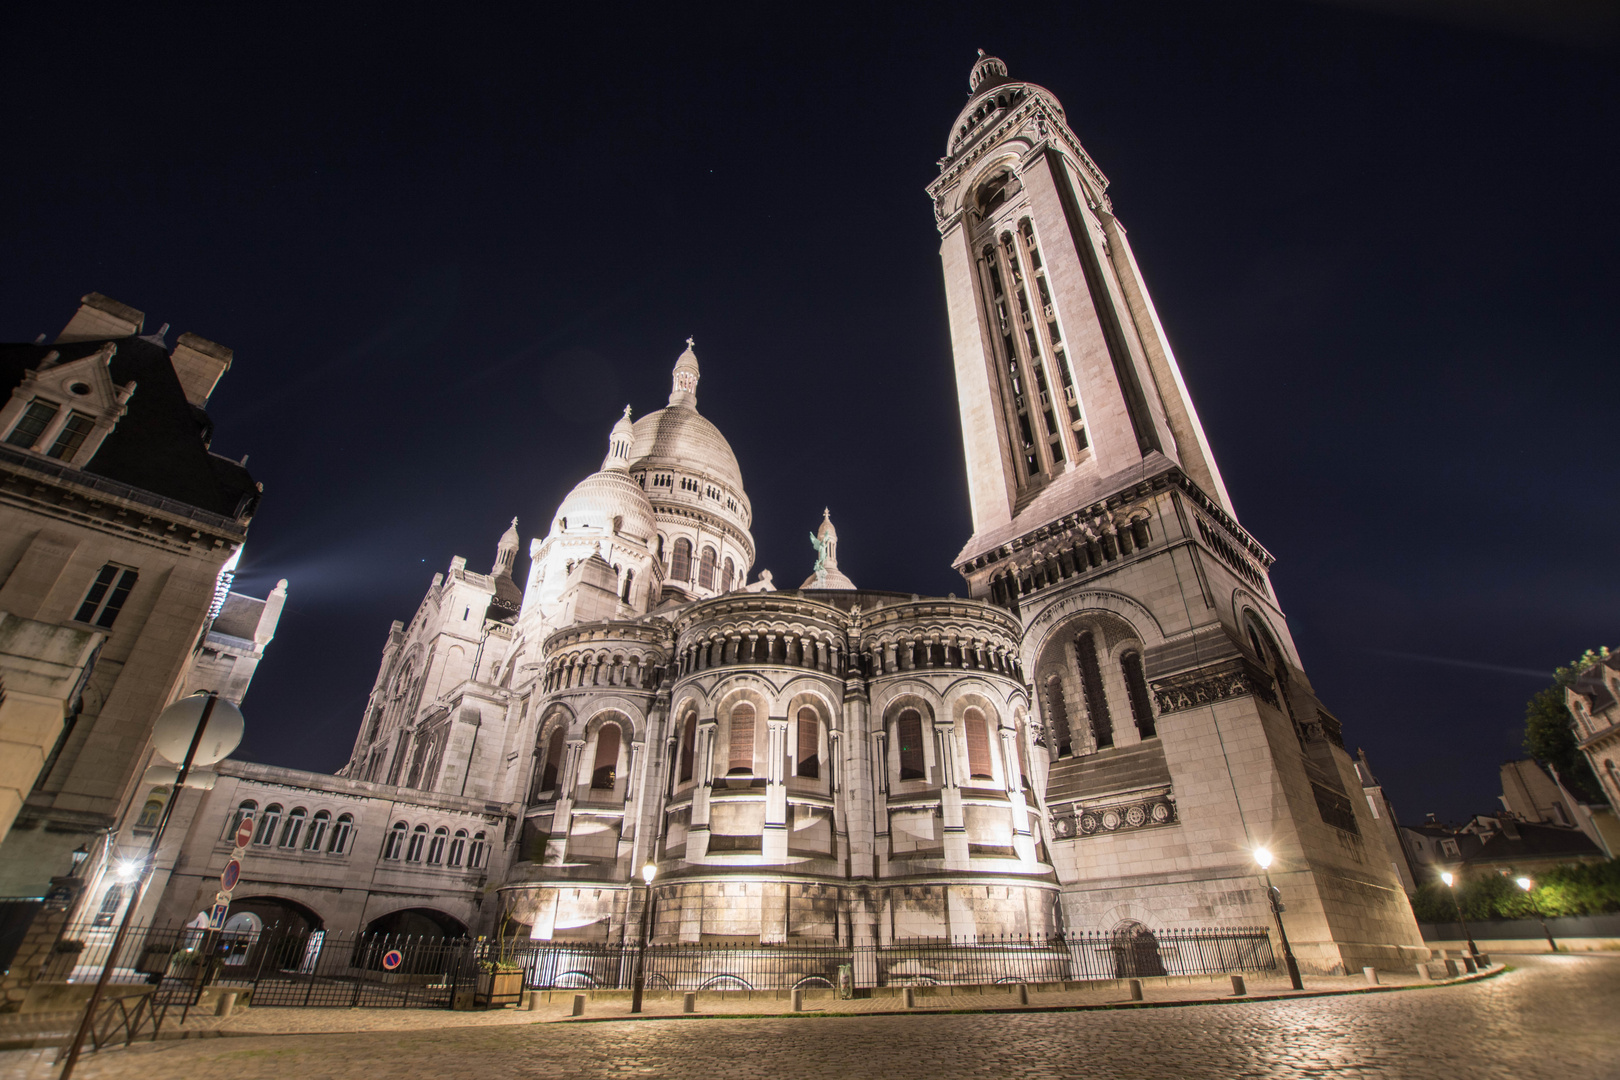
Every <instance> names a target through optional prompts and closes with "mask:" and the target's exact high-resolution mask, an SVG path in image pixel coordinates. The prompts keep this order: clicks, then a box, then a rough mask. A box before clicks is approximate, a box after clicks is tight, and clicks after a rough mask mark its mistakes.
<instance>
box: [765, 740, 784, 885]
mask: <svg viewBox="0 0 1620 1080" xmlns="http://www.w3.org/2000/svg"><path fill="white" fill-rule="evenodd" d="M787 733H788V721H787V717H785V716H782V717H777V716H772V717H768V718H767V719H766V721H765V736H766V738H765V745H766V750H765V754H766V760H765V834H764V839H763V840H762V842H761V852H762V854H763V855H764V857H765V861H766V862H767V863H778V864H780V863H784V862H786V861H787V846H788V843H787V842H788V827H787V776H786V771H787V770H786V768H785V765H786V763H787Z"/></svg>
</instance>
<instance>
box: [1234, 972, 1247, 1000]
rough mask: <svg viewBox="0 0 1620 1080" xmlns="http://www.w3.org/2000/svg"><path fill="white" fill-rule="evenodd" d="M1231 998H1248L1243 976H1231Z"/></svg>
mask: <svg viewBox="0 0 1620 1080" xmlns="http://www.w3.org/2000/svg"><path fill="white" fill-rule="evenodd" d="M1232 996H1233V997H1248V996H1249V987H1248V984H1247V983H1245V982H1244V981H1243V976H1241V975H1234V976H1232Z"/></svg>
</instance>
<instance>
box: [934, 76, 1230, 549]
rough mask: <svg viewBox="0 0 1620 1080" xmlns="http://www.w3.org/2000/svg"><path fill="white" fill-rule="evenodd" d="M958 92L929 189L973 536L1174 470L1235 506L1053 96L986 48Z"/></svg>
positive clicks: (1044, 518) (1037, 522)
mask: <svg viewBox="0 0 1620 1080" xmlns="http://www.w3.org/2000/svg"><path fill="white" fill-rule="evenodd" d="M969 87H970V94H969V98H968V103H967V105H966V107H965V108H963V110H962V113H961V115H960V116H958V117H957V120H956V123H955V125H954V126H953V127H952V130H951V134H950V139H949V142H948V145H947V152H946V156H945V157H943V158H941V159H940V163H939V164H940V175H939V179H937V180H936V181H934V183H933V184H932V185H930V186H929V189H928V193H929V195H930V196H931V197H932V198H933V200H934V215H935V219H936V222H937V224H938V226H939V231H940V236H941V238H942V242H941V245H940V258H941V260H942V262H943V264H944V272H945V288H946V294H947V301H948V306H949V312H950V326H951V340H952V349H953V352H954V354H955V360H956V381H957V387H958V395H959V399H960V405H961V411H962V431H963V439H964V442H965V444H966V445H965V449H966V455H967V470H968V487H969V491H970V497H971V500H972V513H973V531H974V540H975V541H979V540H980V539H981V538H984V539H988V538H990V537H992V536H995V537H1004V536H1005V535H1007V534H1009V533H1012V534H1019V533H1024V532H1027V531H1029V530H1031V529H1034V528H1038V527H1039V526H1041V525H1044V524H1046V523H1047V522H1048V521H1050V520H1052V519H1054V518H1056V517H1059V516H1061V515H1062V514H1063V513H1064V512H1066V511H1068V510H1071V509H1074V508H1075V506H1076V505H1077V504H1084V503H1089V502H1092V501H1094V499H1095V497H1096V496H1097V495H1098V494H1099V493H1103V492H1105V491H1106V490H1107V489H1109V488H1115V487H1120V486H1124V485H1126V484H1130V483H1133V482H1135V481H1136V480H1138V479H1140V477H1141V476H1143V475H1144V473H1145V472H1148V471H1155V470H1157V469H1159V468H1161V467H1163V466H1164V465H1168V464H1174V465H1178V466H1180V467H1181V469H1182V470H1183V471H1184V472H1185V473H1186V475H1187V477H1188V478H1189V479H1191V480H1192V482H1193V483H1195V484H1196V485H1197V486H1198V487H1199V488H1200V489H1202V490H1203V491H1204V492H1205V493H1206V494H1207V495H1208V496H1209V497H1210V498H1211V499H1213V500H1214V501H1215V502H1216V503H1217V504H1218V505H1219V506H1220V507H1221V508H1222V509H1223V510H1224V511H1226V512H1227V513H1230V512H1231V505H1230V502H1229V500H1228V499H1227V495H1226V488H1225V485H1224V484H1223V483H1222V482H1221V475H1220V471H1219V470H1218V469H1217V468H1216V465H1215V459H1214V456H1213V455H1212V454H1211V453H1210V451H1209V445H1208V443H1207V442H1206V440H1205V438H1204V432H1203V428H1202V426H1201V425H1200V424H1199V422H1198V414H1197V412H1196V411H1195V410H1194V408H1193V404H1192V400H1191V398H1189V397H1188V395H1187V389H1186V386H1185V385H1184V384H1183V383H1182V379H1181V373H1180V371H1179V369H1178V368H1177V366H1176V360H1175V356H1174V355H1173V353H1172V352H1171V349H1170V344H1169V342H1168V340H1167V339H1166V338H1165V335H1164V330H1163V328H1162V327H1161V326H1160V325H1159V318H1158V315H1157V313H1156V312H1155V311H1154V308H1153V301H1152V299H1151V298H1150V297H1149V295H1148V291H1147V287H1146V286H1145V285H1144V284H1143V282H1142V277H1141V273H1140V271H1138V269H1137V266H1136V260H1135V257H1134V256H1133V255H1132V254H1131V249H1130V243H1129V241H1128V240H1127V239H1126V237H1125V230H1124V228H1123V227H1122V226H1121V225H1120V223H1119V221H1118V220H1117V219H1116V218H1115V217H1114V215H1113V210H1112V206H1111V204H1110V203H1109V200H1108V195H1107V190H1108V179H1107V177H1105V176H1104V175H1103V173H1102V170H1100V169H1099V168H1098V167H1097V165H1096V163H1095V162H1093V161H1092V160H1091V158H1090V156H1089V155H1088V154H1087V153H1086V151H1085V149H1084V148H1083V147H1082V146H1081V145H1080V140H1079V139H1078V138H1077V137H1076V136H1075V134H1074V132H1073V131H1072V130H1070V128H1069V125H1068V121H1067V118H1066V115H1065V113H1064V111H1063V106H1062V105H1061V104H1059V102H1058V100H1057V98H1056V97H1055V96H1053V94H1052V93H1051V91H1049V90H1046V89H1045V88H1043V87H1040V86H1037V85H1035V84H1034V83H1030V82H1022V81H1019V80H1015V79H1010V78H1008V76H1007V66H1006V65H1005V64H1004V63H1002V62H1001V61H1000V60H998V59H997V58H995V57H993V56H985V55H984V52H983V50H980V54H979V60H978V62H977V63H976V64H974V66H973V71H972V74H971V76H970V77H969ZM977 546H978V545H977V544H975V543H973V542H970V543H969V545H968V547H969V550H973V549H975V548H976V547H977Z"/></svg>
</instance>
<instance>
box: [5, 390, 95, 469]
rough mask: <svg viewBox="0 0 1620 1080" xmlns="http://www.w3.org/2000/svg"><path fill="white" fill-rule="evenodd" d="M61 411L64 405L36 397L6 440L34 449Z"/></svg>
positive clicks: (12, 443)
mask: <svg viewBox="0 0 1620 1080" xmlns="http://www.w3.org/2000/svg"><path fill="white" fill-rule="evenodd" d="M61 411H62V406H60V405H58V404H56V403H55V402H54V401H42V400H40V399H39V398H35V399H34V400H33V401H30V402H29V403H28V408H27V409H25V410H23V414H22V417H21V419H19V420H18V421H17V425H16V426H15V427H13V428H12V429H11V431H10V433H9V434H7V435H6V442H8V443H10V444H11V445H12V446H20V447H22V448H23V449H25V450H32V449H33V448H34V444H35V443H37V442H39V437H40V436H41V435H43V434H45V429H46V428H47V427H49V426H50V423H51V421H52V420H54V419H56V414H57V413H59V412H61ZM81 441H82V440H81ZM53 456H55V455H53Z"/></svg>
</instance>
